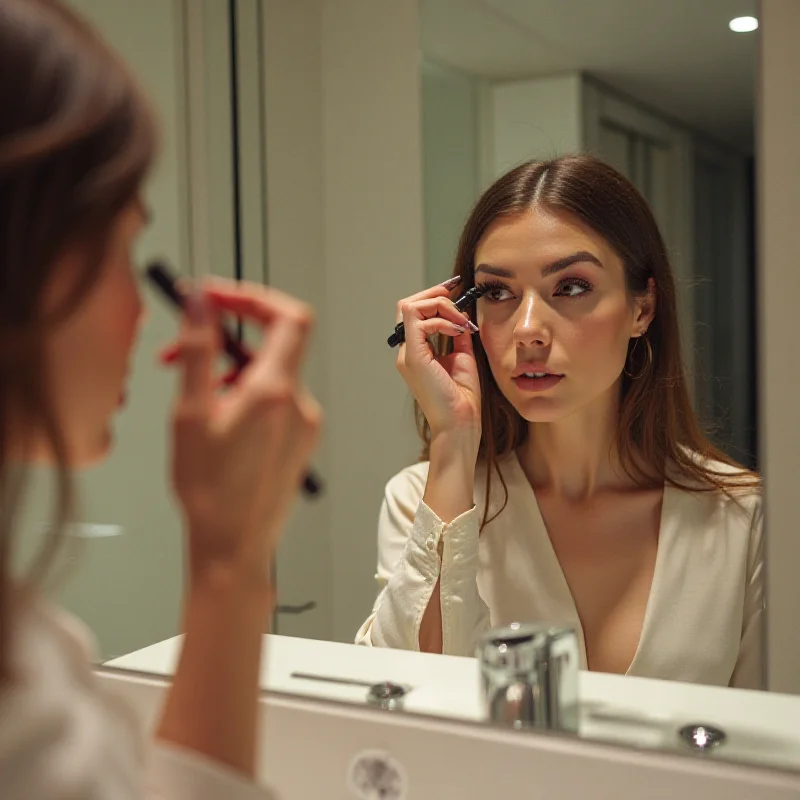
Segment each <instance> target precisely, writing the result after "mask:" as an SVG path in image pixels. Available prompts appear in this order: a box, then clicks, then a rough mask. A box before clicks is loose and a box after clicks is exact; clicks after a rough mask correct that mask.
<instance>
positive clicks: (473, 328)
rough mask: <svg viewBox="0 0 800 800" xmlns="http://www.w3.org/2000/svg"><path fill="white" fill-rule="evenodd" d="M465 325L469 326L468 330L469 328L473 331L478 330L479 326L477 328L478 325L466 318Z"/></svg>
mask: <svg viewBox="0 0 800 800" xmlns="http://www.w3.org/2000/svg"><path fill="white" fill-rule="evenodd" d="M467 327H468V328H469V329H470V330H471V331H472V332H473V333H478V331H479V330H480V328H479V327H478V326H477V325H476V324H475V323H474V322H470V321H469V320H467Z"/></svg>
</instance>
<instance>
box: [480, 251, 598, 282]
mask: <svg viewBox="0 0 800 800" xmlns="http://www.w3.org/2000/svg"><path fill="white" fill-rule="evenodd" d="M581 263H589V264H595V265H596V266H598V267H600V268H601V269H602V267H603V262H602V261H600V259H599V258H598V257H597V256H596V255H593V254H592V253H590V252H589V251H588V250H580V251H578V252H577V253H573V254H572V255H569V256H564V257H563V258H559V259H558V260H557V261H553V262H552V263H550V264H548V265H547V266H546V267H544V269H542V277H543V278H546V277H547V276H548V275H553V274H555V273H556V272H561V271H562V270H565V269H567V267H571V266H572V265H573V264H581ZM479 273H483V274H485V275H494V276H496V277H498V278H513V277H514V271H513V270H510V269H506V268H505V267H495V266H492V265H491V264H479V265H478V266H477V267H476V268H475V275H476V276H477V275H478V274H479Z"/></svg>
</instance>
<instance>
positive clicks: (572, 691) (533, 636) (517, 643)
mask: <svg viewBox="0 0 800 800" xmlns="http://www.w3.org/2000/svg"><path fill="white" fill-rule="evenodd" d="M477 657H478V660H479V662H480V672H481V682H482V685H483V691H484V697H485V701H486V708H487V714H488V717H489V720H490V721H491V722H497V723H500V724H504V725H510V726H512V727H515V728H529V727H530V728H547V729H550V730H560V731H569V732H573V733H577V730H578V665H579V650H578V636H577V634H576V632H575V630H574V629H573V628H568V627H563V626H554V625H537V624H525V625H521V624H519V623H516V622H515V623H513V624H512V625H510V626H509V627H507V628H498V629H495V630H491V631H489V632H488V633H486V634H484V636H482V637H481V639H480V641H479V643H478V648H477Z"/></svg>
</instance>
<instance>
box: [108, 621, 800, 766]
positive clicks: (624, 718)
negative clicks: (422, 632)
mask: <svg viewBox="0 0 800 800" xmlns="http://www.w3.org/2000/svg"><path fill="white" fill-rule="evenodd" d="M180 644H181V637H175V638H173V639H167V640H166V641H163V642H159V643H158V644H154V645H151V646H150V647H146V648H144V649H142V650H138V651H136V652H134V653H130V654H128V655H126V656H122V657H120V658H117V659H114V660H113V661H110V662H108V664H107V666H110V667H117V668H120V669H128V670H134V671H137V672H148V673H154V674H156V675H160V676H167V677H168V676H170V675H172V674H173V673H174V670H175V665H176V664H177V659H178V654H179V649H180ZM293 673H311V674H313V675H317V676H320V677H324V678H340V679H343V680H349V681H363V682H364V683H370V684H371V683H380V682H383V681H392V682H394V683H400V684H403V685H405V686H408V687H410V688H411V691H410V693H409V694H408V695H407V697H406V699H405V710H406V711H407V712H411V713H415V714H425V715H434V716H441V717H446V718H450V719H461V720H470V721H481V720H483V719H484V718H485V715H484V711H483V708H482V704H481V695H480V684H479V676H478V664H477V661H476V660H475V659H471V658H456V657H453V656H441V655H430V654H427V653H415V652H408V651H401V650H388V649H372V648H366V647H357V646H355V645H349V644H340V643H336V642H325V641H317V640H312V639H294V638H289V637H285V636H272V635H267V636H264V660H263V664H262V673H261V685H262V686H263V687H264V688H265V689H268V690H270V691H272V692H282V693H286V694H291V695H303V696H311V697H319V698H324V699H327V700H339V701H344V702H351V703H356V704H363V703H364V702H365V700H366V694H367V689H366V687H365V686H358V685H356V686H354V685H348V684H341V683H330V682H326V681H316V680H307V679H299V678H297V677H293ZM579 690H580V698H581V718H580V727H581V734H582V735H585V736H588V737H591V738H598V739H602V740H605V741H607V742H615V743H619V744H627V745H632V746H643V747H658V748H666V749H677V750H681V749H683V748H684V745H683V744H682V743H681V742H680V740H679V738H678V735H677V731H678V729H679V728H681V727H682V726H684V725H686V724H690V723H693V724H700V723H705V724H711V725H715V726H717V727H721V728H722V729H723V730H724V731H725V732H726V733H727V735H728V741H727V742H726V743H725V744H724V745H723V746H722V747H720V748H719V749H718V750H717V751H715V754H714V756H715V757H723V758H726V759H728V758H730V759H735V760H737V761H746V762H751V763H760V764H770V765H775V766H781V767H787V766H790V767H793V768H800V697H795V696H790V695H778V694H772V693H765V692H752V691H743V690H735V689H725V688H716V687H707V686H696V685H692V684H684V683H674V682H671V681H660V680H650V679H645V678H630V677H624V676H620V675H607V674H601V673H594V672H581V673H580V688H579Z"/></svg>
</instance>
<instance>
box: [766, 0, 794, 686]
mask: <svg viewBox="0 0 800 800" xmlns="http://www.w3.org/2000/svg"><path fill="white" fill-rule="evenodd" d="M760 17H761V30H762V34H761V37H762V38H761V76H760V84H761V95H760V98H759V128H758V159H759V187H758V189H759V191H758V195H759V198H760V200H761V203H760V207H759V219H758V223H759V241H760V253H759V279H760V297H759V315H760V334H761V341H760V342H759V348H760V352H759V359H760V361H759V369H760V376H759V377H760V385H761V389H762V394H761V409H760V416H761V420H760V424H761V428H760V431H761V446H762V457H763V464H764V477H765V483H766V491H767V494H766V525H767V614H768V632H767V646H768V653H769V688H770V689H773V690H776V691H781V692H792V693H800V628H799V627H798V617H799V615H800V579H798V565H800V530H798V525H797V497H798V491H797V480H798V475H800V421H799V420H798V409H800V362H799V361H798V357H797V344H796V343H797V302H798V300H797V299H798V297H800V269H798V266H797V257H796V251H797V230H798V221H799V220H800V146H798V143H800V77H798V76H800V53H799V52H798V49H797V37H798V34H800V3H798V2H797V0H762V3H761V14H760Z"/></svg>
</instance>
